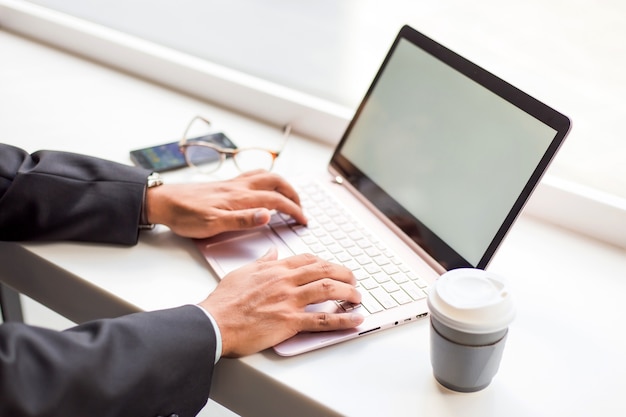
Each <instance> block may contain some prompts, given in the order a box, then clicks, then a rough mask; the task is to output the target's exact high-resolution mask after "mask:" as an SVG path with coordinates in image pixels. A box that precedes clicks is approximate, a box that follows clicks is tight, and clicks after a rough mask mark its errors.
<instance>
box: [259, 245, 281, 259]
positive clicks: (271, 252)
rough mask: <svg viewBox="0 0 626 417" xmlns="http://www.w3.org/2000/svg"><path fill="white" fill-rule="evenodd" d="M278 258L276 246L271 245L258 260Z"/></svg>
mask: <svg viewBox="0 0 626 417" xmlns="http://www.w3.org/2000/svg"><path fill="white" fill-rule="evenodd" d="M276 259H278V248H276V246H271V247H270V248H269V249H268V250H267V252H265V255H263V256H261V257H260V258H259V259H258V260H259V261H261V262H268V261H275V260H276Z"/></svg>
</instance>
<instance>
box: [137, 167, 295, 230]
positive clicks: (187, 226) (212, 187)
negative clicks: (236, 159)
mask: <svg viewBox="0 0 626 417" xmlns="http://www.w3.org/2000/svg"><path fill="white" fill-rule="evenodd" d="M145 210H146V217H147V221H148V223H158V224H164V225H166V226H168V227H169V228H170V229H171V230H172V231H173V232H174V233H176V234H178V235H180V236H184V237H191V238H206V237H210V236H214V235H217V234H219V233H222V232H226V231H234V230H242V229H249V228H252V227H258V226H262V225H264V224H267V223H268V222H269V221H270V217H271V213H270V210H278V211H281V212H283V213H286V214H288V215H290V216H291V217H293V218H294V219H295V220H296V221H297V222H299V223H301V224H306V222H307V220H306V217H305V216H304V214H303V213H302V208H301V207H300V199H299V197H298V194H297V193H296V191H295V190H294V188H293V187H292V186H291V185H290V184H289V183H288V182H287V181H285V180H284V179H283V178H281V177H280V176H278V175H276V174H271V173H269V172H267V171H251V172H247V173H244V174H241V175H240V176H238V177H236V178H233V179H231V180H227V181H216V182H207V183H199V184H164V185H161V186H159V187H153V188H149V189H148V191H147V196H146V207H145Z"/></svg>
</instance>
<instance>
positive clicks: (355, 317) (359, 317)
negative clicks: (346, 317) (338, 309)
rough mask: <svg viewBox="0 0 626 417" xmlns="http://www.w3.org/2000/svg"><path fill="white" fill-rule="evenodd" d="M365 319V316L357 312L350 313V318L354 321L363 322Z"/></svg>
mask: <svg viewBox="0 0 626 417" xmlns="http://www.w3.org/2000/svg"><path fill="white" fill-rule="evenodd" d="M363 319H364V317H363V316H362V315H360V314H357V313H352V314H351V315H350V320H352V322H353V323H357V324H361V323H363Z"/></svg>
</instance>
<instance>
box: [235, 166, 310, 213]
mask: <svg viewBox="0 0 626 417" xmlns="http://www.w3.org/2000/svg"><path fill="white" fill-rule="evenodd" d="M247 174H248V175H246V177H247V178H249V179H251V180H253V185H254V186H255V188H256V189H259V190H268V191H276V192H278V193H280V194H282V195H284V196H285V197H287V198H288V199H289V200H291V201H293V202H294V203H296V204H297V205H300V196H299V195H298V192H297V191H296V189H295V188H293V186H292V185H291V184H289V182H287V181H286V180H285V179H284V178H283V177H281V176H280V175H277V174H273V173H270V172H267V171H263V170H257V171H251V172H249V173H247Z"/></svg>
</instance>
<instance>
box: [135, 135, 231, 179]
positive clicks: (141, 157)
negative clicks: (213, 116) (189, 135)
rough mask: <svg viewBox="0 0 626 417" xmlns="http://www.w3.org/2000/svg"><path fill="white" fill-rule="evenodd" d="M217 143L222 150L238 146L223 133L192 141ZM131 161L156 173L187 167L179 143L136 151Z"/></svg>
mask: <svg viewBox="0 0 626 417" xmlns="http://www.w3.org/2000/svg"><path fill="white" fill-rule="evenodd" d="M193 140H202V141H205V142H211V143H215V144H216V145H218V146H220V147H222V148H228V149H236V148H237V146H235V144H234V143H233V142H232V141H231V140H230V139H229V138H228V137H227V136H226V135H224V134H223V133H221V132H219V133H213V134H211V135H208V136H203V137H200V138H194V139H190V141H193ZM130 159H131V160H132V161H133V163H134V164H135V165H138V166H141V167H144V168H147V169H152V170H154V171H168V170H172V169H177V168H183V167H186V166H187V162H186V161H185V156H184V155H183V153H182V152H181V151H180V149H179V148H178V142H171V143H165V144H162V145H156V146H151V147H149V148H143V149H136V150H133V151H131V152H130Z"/></svg>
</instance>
